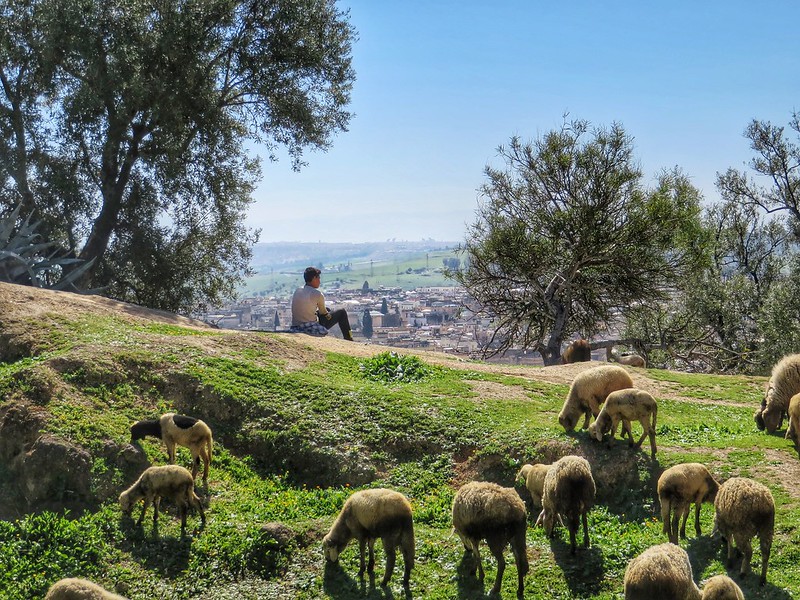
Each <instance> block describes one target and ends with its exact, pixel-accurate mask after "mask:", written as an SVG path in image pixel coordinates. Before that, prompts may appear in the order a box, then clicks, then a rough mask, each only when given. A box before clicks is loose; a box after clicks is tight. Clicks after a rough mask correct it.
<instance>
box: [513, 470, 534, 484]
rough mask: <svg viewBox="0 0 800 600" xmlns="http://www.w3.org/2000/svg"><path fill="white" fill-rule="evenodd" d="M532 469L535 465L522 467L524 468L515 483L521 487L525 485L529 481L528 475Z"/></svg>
mask: <svg viewBox="0 0 800 600" xmlns="http://www.w3.org/2000/svg"><path fill="white" fill-rule="evenodd" d="M532 468H533V465H522V467H521V468H520V470H519V473H517V477H516V479H515V481H516V482H517V483H519V484H520V485H525V482H526V481H527V480H528V473H530V472H531V469H532Z"/></svg>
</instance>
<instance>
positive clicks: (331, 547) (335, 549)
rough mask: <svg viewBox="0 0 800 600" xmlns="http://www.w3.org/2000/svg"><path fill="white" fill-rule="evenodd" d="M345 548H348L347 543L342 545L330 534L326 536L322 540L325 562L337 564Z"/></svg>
mask: <svg viewBox="0 0 800 600" xmlns="http://www.w3.org/2000/svg"><path fill="white" fill-rule="evenodd" d="M345 546H347V542H345V543H344V544H342V543H340V542H339V541H337V540H335V539H334V538H333V537H332V536H331V534H330V533H329V534H328V535H326V536H325V537H324V538H323V539H322V553H323V554H324V555H325V560H327V561H328V562H334V563H335V562H337V561H338V560H339V554H341V552H342V550H344V549H345Z"/></svg>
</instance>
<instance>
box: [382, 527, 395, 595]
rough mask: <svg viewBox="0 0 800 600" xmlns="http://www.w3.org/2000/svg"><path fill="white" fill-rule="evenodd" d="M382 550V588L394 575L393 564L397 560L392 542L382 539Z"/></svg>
mask: <svg viewBox="0 0 800 600" xmlns="http://www.w3.org/2000/svg"><path fill="white" fill-rule="evenodd" d="M383 550H384V552H386V572H385V573H384V574H383V580H382V581H381V585H382V586H386V585H387V584H388V583H389V580H390V579H391V578H392V573H394V563H395V561H396V560H397V549H396V548H395V544H394V542H393V541H392V540H390V539H389V538H387V537H384V538H383Z"/></svg>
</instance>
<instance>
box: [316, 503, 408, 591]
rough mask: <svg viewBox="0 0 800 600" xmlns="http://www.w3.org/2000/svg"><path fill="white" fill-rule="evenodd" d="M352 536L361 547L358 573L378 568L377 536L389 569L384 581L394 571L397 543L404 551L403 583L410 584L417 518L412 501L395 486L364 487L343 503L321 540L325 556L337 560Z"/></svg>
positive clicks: (360, 574)
mask: <svg viewBox="0 0 800 600" xmlns="http://www.w3.org/2000/svg"><path fill="white" fill-rule="evenodd" d="M353 538H355V539H357V540H358V544H359V551H360V559H361V562H360V569H359V571H358V575H359V577H361V576H363V575H364V571H365V570H367V571H368V572H369V573H370V574H372V573H373V572H374V570H375V550H374V546H375V540H376V539H378V538H380V539H381V540H382V541H383V549H384V551H385V552H386V572H385V573H384V575H383V581H381V585H382V586H385V585H387V584H388V583H389V580H390V579H391V577H392V572H393V571H394V563H395V560H396V557H397V550H396V548H397V546H400V551H401V552H402V553H403V564H404V567H405V571H404V573H403V585H404V586H406V587H407V586H408V583H409V579H410V578H411V569H412V567H413V566H414V522H413V519H412V517H411V505H410V504H409V502H408V500H407V499H406V497H405V496H403V495H402V494H400V493H399V492H395V491H393V490H387V489H384V488H376V489H370V490H361V491H359V492H356V493H355V494H353V495H352V496H350V497H349V498H348V499H347V501H346V502H345V503H344V506H343V507H342V510H341V512H339V516H338V517H337V518H336V521H335V522H334V523H333V526H332V527H331V530H330V531H329V532H328V534H327V535H326V536H325V537H324V538H323V540H322V549H323V552H324V554H325V559H326V560H328V561H330V562H337V561H338V560H339V555H340V554H341V553H342V551H343V550H344V549H345V547H347V544H348V543H350V540H352V539H353ZM365 546H367V547H369V564H368V565H365V563H364V548H365Z"/></svg>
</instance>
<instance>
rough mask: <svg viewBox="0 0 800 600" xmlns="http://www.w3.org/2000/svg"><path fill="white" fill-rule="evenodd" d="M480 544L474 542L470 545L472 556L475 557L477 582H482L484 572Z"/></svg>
mask: <svg viewBox="0 0 800 600" xmlns="http://www.w3.org/2000/svg"><path fill="white" fill-rule="evenodd" d="M480 543H481V542H480V540H474V543H473V544H472V555H473V556H474V557H475V562H476V563H477V566H476V568H477V569H478V580H479V581H481V582H483V576H484V572H483V562H482V561H481V550H480ZM473 573H474V571H473Z"/></svg>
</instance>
